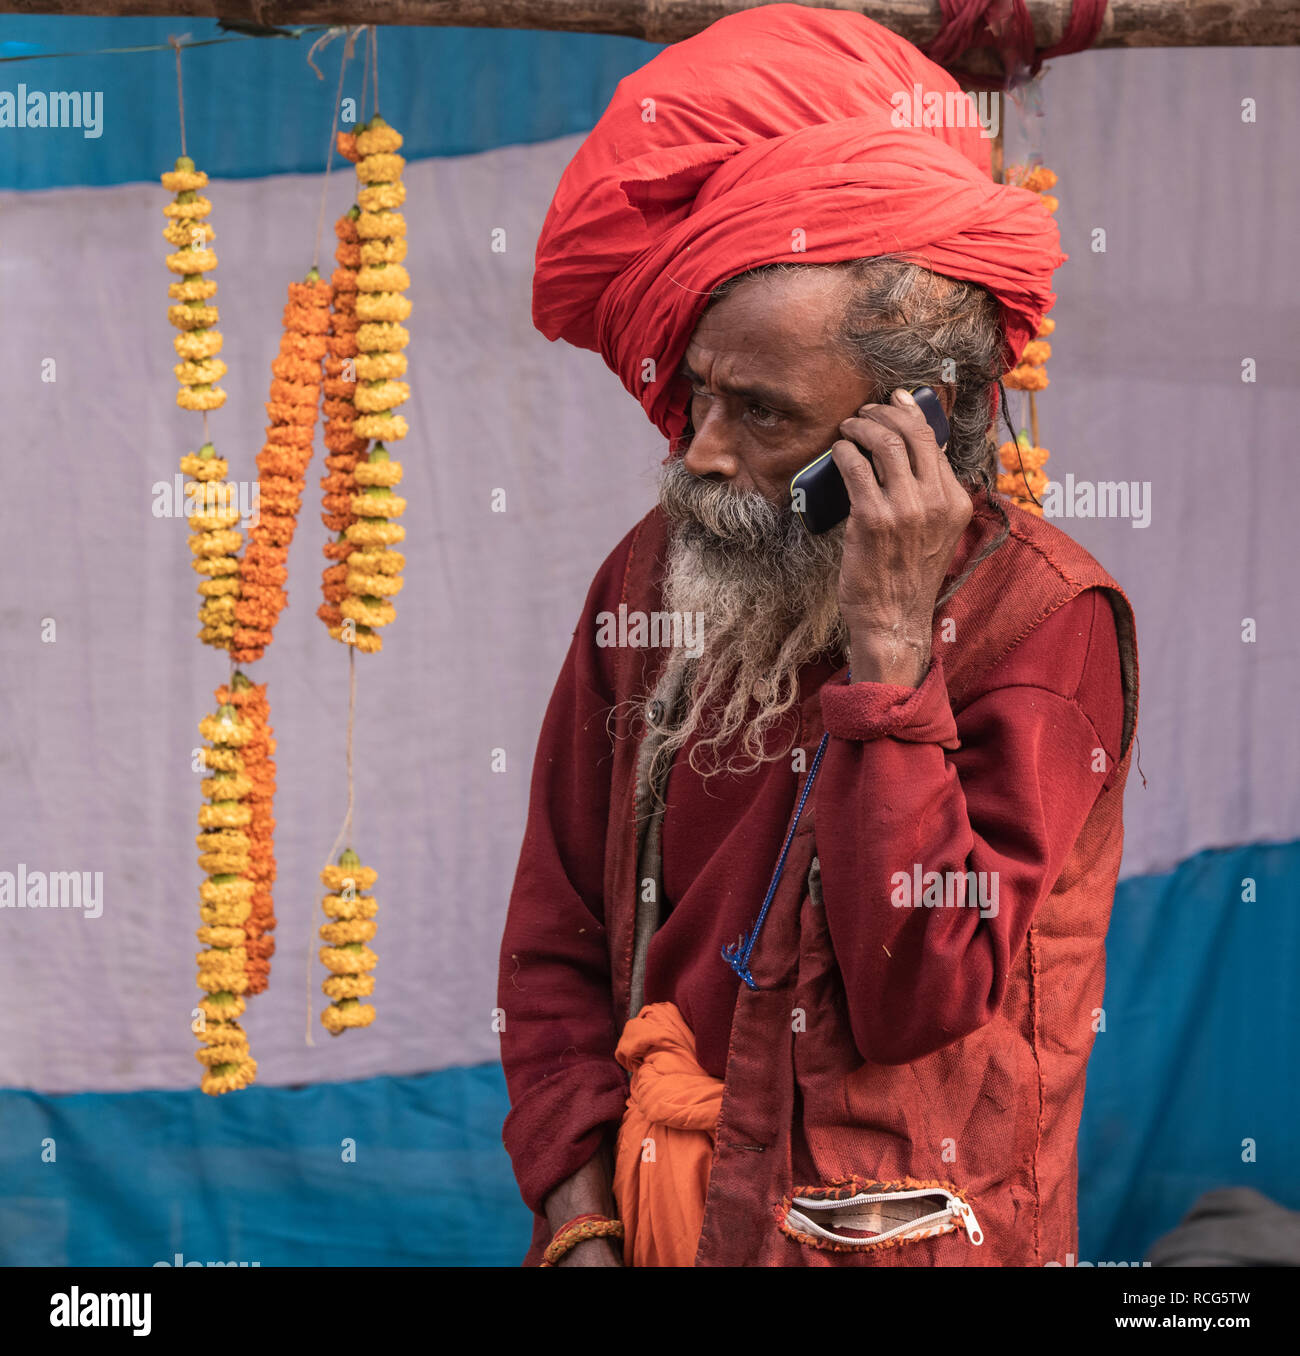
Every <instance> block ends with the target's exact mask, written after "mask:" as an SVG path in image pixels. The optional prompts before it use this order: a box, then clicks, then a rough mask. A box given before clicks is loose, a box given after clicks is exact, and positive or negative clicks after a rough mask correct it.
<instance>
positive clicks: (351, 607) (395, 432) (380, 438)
mask: <svg viewBox="0 0 1300 1356" xmlns="http://www.w3.org/2000/svg"><path fill="white" fill-rule="evenodd" d="M401 145H402V135H401V133H400V132H398V131H397V130H396V129H395V128H392V127H390V126H389V125H388V124H387V123H386V122H385V121H384V120H383V119H382V118H381V117H380V116H379V115H378V114H375V116H374V117H373V118H372V119H371V121H370V122H369V123H368V124H366V125H365V126H363V127H361V128H359V129H358V131H357V132H356V134H355V136H354V137H352V138H351V139H350V140H349V141H348V142H347V143H344V142H343V141H342V140H340V142H339V150H340V151H341V152H342V153H343V154H344V155H347V156H348V158H349V159H351V160H354V161H355V162H356V168H357V178H358V180H359V182H360V184H361V185H362V186H361V187H360V188H359V190H358V193H357V203H356V205H355V206H354V207H353V208H352V209H351V210H350V211H349V212H348V213H347V215H346V216H345V217H344V218H342V219H341V220H340V221H339V223H338V224H337V225H336V226H335V232H336V234H337V235H338V237H339V241H340V244H339V248H338V250H337V251H336V254H335V257H336V258H337V259H338V261H339V265H340V267H339V269H338V270H337V271H336V272H335V274H334V285H335V311H334V317H333V321H334V333H335V334H336V335H339V336H340V341H339V344H338V347H337V348H335V346H334V342H333V341H331V351H332V355H333V357H334V359H335V360H336V361H338V362H340V363H341V362H342V360H343V359H344V358H347V359H350V360H351V361H352V376H353V378H354V382H353V384H352V385H351V386H350V387H345V386H340V387H338V388H336V390H332V389H329V388H328V385H327V391H326V394H327V396H336V398H335V399H334V400H333V401H331V400H330V399H327V400H326V403H325V408H326V413H327V415H328V416H329V417H331V418H337V419H338V420H339V421H340V423H342V422H344V421H348V420H349V418H350V422H349V423H347V429H348V432H349V433H350V434H351V435H352V436H351V439H350V440H347V442H346V451H344V441H345V435H344V434H343V433H342V431H340V433H339V434H338V435H337V439H338V442H337V447H336V445H335V444H331V451H335V452H336V455H335V457H334V458H332V459H330V460H329V469H330V474H329V475H328V476H326V477H325V478H324V479H322V481H321V488H322V489H323V490H324V491H325V498H324V508H325V512H324V513H323V514H322V518H323V520H324V523H325V526H326V527H328V528H330V530H331V531H334V532H337V533H338V534H339V535H338V537H337V538H336V539H335V540H334V541H331V542H328V543H326V545H325V548H324V550H325V556H326V559H327V560H329V561H330V562H331V564H330V565H328V566H327V567H326V569H325V571H324V573H323V574H322V577H321V591H322V593H323V594H324V596H325V602H324V603H323V604H322V605H321V607H320V608H319V609H318V611H317V615H318V616H319V617H320V618H321V620H322V621H323V622H324V623H325V625H326V627H327V628H328V629H329V633H330V635H331V636H333V637H334V639H335V640H340V641H342V642H343V643H344V644H348V645H353V646H355V647H356V648H357V649H358V650H361V651H363V652H364V653H374V652H376V651H378V650H381V649H382V648H383V638H382V637H381V636H380V635H379V634H378V628H379V627H382V626H387V625H389V624H390V623H391V622H392V621H393V620H394V619H395V618H396V616H397V610H396V608H395V607H394V606H393V603H392V602H391V599H392V598H393V597H394V596H395V595H396V594H397V593H398V592H399V591H400V589H401V587H402V579H401V571H402V569H403V568H404V566H405V559H404V557H402V556H401V554H400V553H398V552H395V551H391V550H390V548H391V547H392V546H394V545H396V544H397V543H398V542H400V541H402V540H403V539H404V538H405V536H406V530H405V528H404V527H403V526H402V525H401V524H400V523H398V522H395V521H394V520H395V519H397V518H400V517H401V516H402V513H403V512H404V511H405V508H406V501H405V500H404V499H402V498H401V497H400V496H399V495H396V494H394V493H392V491H393V487H394V486H396V485H397V484H398V483H399V482H400V481H401V478H402V467H401V463H400V462H396V461H393V460H392V458H391V457H390V455H389V453H388V451H387V449H386V448H385V446H384V442H385V441H386V440H393V439H397V438H404V437H405V436H406V433H407V423H406V420H405V419H404V418H403V417H402V416H401V415H400V414H395V413H394V411H395V410H396V408H397V407H398V406H399V405H402V404H404V403H405V402H406V401H407V400H408V399H409V398H410V394H411V388H410V386H409V385H408V383H407V382H405V381H403V380H401V378H402V377H404V376H405V375H406V371H407V359H406V354H405V353H404V352H402V350H403V349H405V348H406V346H407V344H408V343H409V342H410V334H409V333H408V331H407V330H406V329H404V328H403V326H402V325H401V324H400V323H399V322H400V321H403V320H405V319H406V318H407V317H408V316H409V315H410V313H411V303H410V301H409V299H408V298H407V297H405V296H403V295H402V294H403V292H405V291H406V289H407V288H408V287H409V286H410V283H411V279H410V275H409V274H408V273H407V271H406V269H405V268H404V267H403V266H402V261H403V260H404V259H405V258H406V221H405V219H404V218H403V217H402V215H401V214H400V213H399V212H397V211H396V210H395V209H396V208H397V207H399V206H400V205H401V204H402V203H403V202H404V201H405V200H406V189H405V186H404V185H403V184H402V183H401V173H402V169H403V167H404V166H405V163H406V162H405V161H404V160H403V158H402V157H401V156H400V155H398V154H397V151H398V150H399V148H400V147H401ZM339 371H340V373H341V372H342V368H341V367H340V369H339ZM371 439H374V440H376V441H375V444H374V446H373V447H372V448H371V450H370V453H369V455H368V456H367V457H366V458H365V460H361V458H360V455H359V454H360V453H361V452H363V451H364V449H365V445H366V443H367V442H368V441H369V440H371ZM327 441H328V439H327ZM362 555H364V556H365V557H366V559H365V560H364V561H360V557H361V556H362Z"/></svg>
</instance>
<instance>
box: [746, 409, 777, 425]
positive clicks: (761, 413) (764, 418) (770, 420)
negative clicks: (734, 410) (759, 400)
mask: <svg viewBox="0 0 1300 1356" xmlns="http://www.w3.org/2000/svg"><path fill="white" fill-rule="evenodd" d="M749 412H750V414H752V415H753V416H754V421H755V423H759V424H775V423H776V421H777V420H778V419H780V417H781V416H780V415H779V414H778V413H777V412H776V411H775V410H770V409H768V407H767V406H766V405H751V406H750V407H749Z"/></svg>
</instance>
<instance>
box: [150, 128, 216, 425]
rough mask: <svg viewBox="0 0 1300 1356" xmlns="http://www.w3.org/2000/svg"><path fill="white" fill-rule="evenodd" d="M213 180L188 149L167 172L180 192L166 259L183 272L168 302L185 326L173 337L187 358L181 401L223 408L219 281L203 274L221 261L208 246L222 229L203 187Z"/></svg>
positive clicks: (180, 374) (170, 219) (174, 319)
mask: <svg viewBox="0 0 1300 1356" xmlns="http://www.w3.org/2000/svg"><path fill="white" fill-rule="evenodd" d="M207 182H208V176H207V175H206V174H204V173H203V171H202V170H198V169H195V167H194V161H193V160H191V159H190V158H189V156H187V155H183V156H181V157H180V158H179V159H178V160H177V161H176V168H175V169H174V170H169V171H167V173H165V174H164V175H162V185H163V187H164V188H165V189H167V190H168V191H169V192H172V193H175V194H176V198H175V200H174V201H173V202H169V203H168V204H167V205H166V206H165V207H164V208H163V215H164V216H165V217H166V218H167V225H166V226H165V227H164V228H163V239H165V240H166V241H167V243H168V244H169V245H171V246H172V247H173V252H172V253H171V254H169V255H168V256H167V259H166V264H167V267H168V269H169V270H170V271H171V272H172V273H174V274H176V275H177V277H176V281H175V282H173V283H172V284H171V286H170V287H169V288H168V289H167V293H168V295H169V296H170V297H171V299H172V301H173V303H174V304H173V305H171V306H169V307H168V308H167V319H168V320H169V321H171V323H172V325H174V326H175V327H176V329H178V330H179V331H180V333H179V334H178V335H177V336H176V338H175V340H174V341H173V342H174V345H175V348H176V353H177V356H178V357H179V358H180V359H181V361H180V362H179V363H178V364H177V365H176V367H175V372H176V379H177V381H178V382H179V383H180V389H179V390H178V391H177V393H176V403H177V404H178V405H179V406H180V407H181V408H182V409H185V410H218V409H220V408H221V406H222V405H224V404H225V403H226V393H225V391H223V390H222V389H221V388H220V387H219V386H218V385H217V382H218V381H220V380H221V378H222V377H223V376H224V375H225V373H226V364H225V363H224V362H222V361H221V359H220V358H218V357H217V356H216V355H217V354H218V353H219V352H220V351H221V334H220V333H219V332H218V330H217V329H216V324H217V320H218V319H219V315H218V311H217V308H216V306H214V305H211V304H210V302H211V301H212V298H213V297H214V296H215V295H216V292H217V284H216V283H215V282H214V281H213V280H212V279H210V278H205V277H204V276H203V275H204V274H205V273H211V272H212V270H213V269H214V268H216V266H217V256H216V254H215V253H214V252H213V251H212V250H211V249H209V248H208V246H209V244H210V242H211V241H213V240H215V239H216V232H215V231H214V230H213V229H212V227H211V226H210V225H209V224H208V222H207V221H206V220H205V218H206V217H207V215H208V213H209V212H211V211H212V203H211V202H210V201H209V200H208V199H207V198H205V197H203V196H202V194H200V193H199V192H198V190H199V189H201V188H204V187H206V186H207Z"/></svg>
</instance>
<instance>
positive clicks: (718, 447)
mask: <svg viewBox="0 0 1300 1356" xmlns="http://www.w3.org/2000/svg"><path fill="white" fill-rule="evenodd" d="M682 462H683V464H684V465H685V467H686V469H687V470H688V471H689V472H690V473H691V474H692V475H694V476H700V477H701V478H703V477H704V476H709V475H718V476H722V477H723V478H724V479H726V480H731V479H732V478H733V477H734V476H735V475H736V473H737V471H739V469H740V459H739V458H738V457H737V456H736V454H735V453H734V452H733V451H732V450H731V438H730V436H729V434H728V431H727V428H726V420H725V419H724V418H723V417H722V411H721V410H720V409H719V408H718V406H717V405H716V404H714V405H712V406H711V408H710V409H709V410H708V411H707V412H706V414H705V416H704V420H703V422H702V423H701V424H700V426H699V427H698V428H696V429H695V432H694V434H693V435H692V437H691V443H690V446H689V447H688V448H687V449H686V454H685V456H684V457H683V458H682Z"/></svg>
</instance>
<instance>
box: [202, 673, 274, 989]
mask: <svg viewBox="0 0 1300 1356" xmlns="http://www.w3.org/2000/svg"><path fill="white" fill-rule="evenodd" d="M216 697H217V701H218V702H221V703H222V704H223V705H228V706H230V707H232V708H233V709H234V710H235V711H236V712H238V714H239V716H240V718H241V719H242V720H243V721H244V722H245V723H246V724H247V725H248V726H249V729H250V733H249V737H248V741H247V742H246V743H245V744H244V745H243V746H242V748H241V749H240V751H239V752H240V757H241V759H242V761H243V767H242V769H241V771H242V773H243V781H244V782H245V783H247V788H248V789H247V790H246V791H245V792H244V794H243V795H242V797H241V798H242V800H243V803H244V804H245V805H247V806H248V808H249V810H250V811H251V815H252V817H251V818H250V820H249V822H248V825H247V827H246V828H245V829H244V833H245V835H246V837H247V838H248V850H247V853H246V854H245V860H244V862H243V865H242V866H241V867H239V868H238V874H239V875H241V876H243V877H245V878H246V879H247V880H250V881H252V883H253V891H252V894H251V895H250V896H249V903H250V905H251V909H250V912H249V915H248V917H247V918H246V919H245V920H244V925H243V933H244V936H243V939H242V944H243V947H244V951H245V956H246V959H245V962H244V971H245V973H246V974H247V976H248V989H247V992H248V993H249V994H250V995H251V994H255V993H262V992H263V991H264V990H265V989H266V986H267V983H268V981H269V980H270V977H271V957H272V956H273V955H274V954H275V939H274V938H273V937H272V936H271V935H270V934H271V933H272V932H273V931H274V929H275V911H274V908H273V906H272V897H271V886H272V884H273V883H274V881H275V874H276V873H275V820H274V819H273V818H272V817H271V811H272V802H273V800H274V797H275V763H274V761H273V760H272V757H271V755H272V754H273V753H274V752H275V739H274V737H273V736H274V734H275V732H274V730H272V728H271V724H270V717H271V705H270V702H268V700H267V697H266V684H265V683H253V682H250V681H249V679H248V678H247V677H246V676H245V675H244V674H242V673H240V672H238V671H236V672H235V674H234V676H233V677H232V678H231V680H230V685H229V686H228V687H219V688H218V689H217V693H216Z"/></svg>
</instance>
